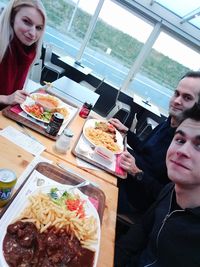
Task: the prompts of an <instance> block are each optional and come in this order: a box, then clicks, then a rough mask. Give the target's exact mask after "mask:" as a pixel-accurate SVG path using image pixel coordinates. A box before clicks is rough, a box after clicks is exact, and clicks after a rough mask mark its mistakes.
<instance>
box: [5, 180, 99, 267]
mask: <svg viewBox="0 0 200 267" xmlns="http://www.w3.org/2000/svg"><path fill="white" fill-rule="evenodd" d="M51 188H58V190H60V191H62V192H63V191H64V190H66V191H68V189H69V188H70V186H67V185H63V184H56V185H52V186H43V187H42V186H41V187H40V188H38V189H37V190H36V191H33V192H32V193H30V194H28V195H26V197H25V199H24V198H23V199H22V198H18V199H17V200H16V202H15V203H14V202H13V203H12V204H11V206H12V205H14V206H15V207H13V209H12V213H10V214H9V216H7V217H6V218H5V220H4V225H2V226H1V237H0V255H1V257H0V266H4V267H8V264H7V263H6V261H5V259H4V256H3V240H4V236H5V234H6V230H7V226H8V225H9V224H11V223H13V222H15V221H16V220H18V218H19V216H20V214H21V213H22V212H23V210H24V209H25V208H26V207H27V206H28V205H29V203H30V201H29V199H28V197H29V196H34V195H37V194H38V193H40V192H41V193H45V194H48V193H49V192H50V190H51ZM72 192H73V193H72ZM70 193H71V194H76V195H78V196H79V197H80V199H81V200H83V201H84V202H85V203H84V209H85V214H86V217H90V216H93V217H94V218H95V219H96V224H97V233H96V235H97V242H96V243H94V244H92V246H91V247H92V249H93V250H94V251H95V255H94V263H93V267H96V266H97V260H98V254H99V247H100V235H101V233H100V231H101V229H100V219H99V215H98V213H97V211H96V209H95V207H94V206H93V204H92V203H91V202H90V200H89V199H88V197H87V196H86V195H85V194H83V193H82V192H81V191H80V190H78V189H77V188H76V189H73V191H70ZM50 201H51V200H50ZM10 208H11V207H10Z"/></svg>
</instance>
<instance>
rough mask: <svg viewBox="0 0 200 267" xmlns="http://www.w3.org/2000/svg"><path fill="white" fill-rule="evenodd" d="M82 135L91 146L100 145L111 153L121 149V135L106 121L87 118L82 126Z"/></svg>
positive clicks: (119, 151)
mask: <svg viewBox="0 0 200 267" xmlns="http://www.w3.org/2000/svg"><path fill="white" fill-rule="evenodd" d="M83 135H84V137H85V138H86V139H87V140H88V141H89V142H90V143H91V144H92V145H93V146H95V147H96V146H102V147H104V148H106V149H108V150H109V151H111V152H112V153H113V154H120V153H121V152H122V151H123V137H122V135H121V133H120V132H119V131H118V130H117V129H115V128H114V126H113V125H112V124H110V123H109V122H108V121H101V120H96V119H89V120H87V121H86V123H85V125H84V127H83Z"/></svg>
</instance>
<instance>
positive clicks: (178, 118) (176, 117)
mask: <svg viewBox="0 0 200 267" xmlns="http://www.w3.org/2000/svg"><path fill="white" fill-rule="evenodd" d="M169 115H170V117H171V118H173V124H174V127H177V126H178V125H179V124H180V123H181V122H182V120H183V112H174V111H170V110H169Z"/></svg>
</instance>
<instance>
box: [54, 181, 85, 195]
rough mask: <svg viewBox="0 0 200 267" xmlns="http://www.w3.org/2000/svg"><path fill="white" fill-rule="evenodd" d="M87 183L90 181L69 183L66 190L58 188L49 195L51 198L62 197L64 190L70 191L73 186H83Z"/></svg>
mask: <svg viewBox="0 0 200 267" xmlns="http://www.w3.org/2000/svg"><path fill="white" fill-rule="evenodd" d="M89 184H90V182H89V181H87V180H86V181H83V182H81V183H79V184H76V185H70V187H69V188H68V189H66V190H59V189H58V190H57V191H56V192H52V193H51V195H52V196H53V198H55V199H58V198H60V197H62V195H63V193H65V192H69V193H70V191H72V190H74V189H75V188H80V187H83V186H87V185H89Z"/></svg>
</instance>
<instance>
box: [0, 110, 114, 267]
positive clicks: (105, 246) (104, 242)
mask: <svg viewBox="0 0 200 267" xmlns="http://www.w3.org/2000/svg"><path fill="white" fill-rule="evenodd" d="M8 125H12V126H13V127H15V128H17V124H16V123H15V122H14V121H12V120H10V119H8V118H5V117H3V116H2V115H1V114H0V129H1V130H2V129H4V128H5V127H6V126H8ZM18 129H19V128H18ZM19 130H20V129H19ZM28 130H29V129H28ZM30 133H31V134H33V135H34V136H35V137H36V138H38V139H39V134H38V133H35V132H34V131H31V130H30ZM40 137H41V138H40V141H44V140H45V142H44V143H45V145H46V146H49V147H50V146H51V145H52V140H49V139H47V138H46V137H44V136H42V135H41V136H40ZM48 143H50V144H49V145H48ZM0 156H1V163H0V167H1V168H9V169H12V170H13V171H14V172H15V173H16V175H17V178H18V179H20V176H21V174H22V173H23V171H24V170H25V168H26V167H27V166H28V165H29V164H31V162H32V161H33V160H34V158H35V157H34V156H33V155H31V154H30V153H28V152H27V151H25V150H24V149H22V148H21V147H19V146H17V145H16V144H14V143H13V142H11V141H9V140H8V139H7V138H5V137H3V136H0ZM41 156H43V157H44V158H46V159H48V160H51V161H52V164H54V165H55V166H57V164H58V163H63V164H65V166H66V167H67V169H69V170H72V171H73V172H74V173H76V174H77V175H79V176H81V177H82V178H83V179H87V180H91V181H93V182H95V183H96V184H97V185H98V186H99V187H100V189H101V190H102V191H103V192H104V194H105V197H106V200H105V210H104V214H103V221H102V227H101V243H100V253H99V259H98V264H97V267H112V266H113V258H114V242H115V227H116V211H117V198H118V188H117V187H116V186H114V185H112V184H111V183H110V182H107V181H105V179H100V177H98V176H96V175H95V173H94V174H92V173H90V172H87V171H85V170H83V169H81V168H79V167H78V166H76V165H75V164H71V163H70V162H67V161H66V160H63V159H62V158H61V157H57V155H56V154H53V153H49V152H48V149H47V151H44V152H43V153H42V155H41ZM99 176H100V175H99Z"/></svg>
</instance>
